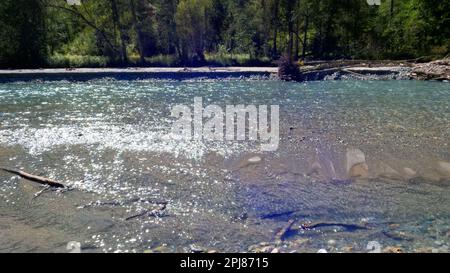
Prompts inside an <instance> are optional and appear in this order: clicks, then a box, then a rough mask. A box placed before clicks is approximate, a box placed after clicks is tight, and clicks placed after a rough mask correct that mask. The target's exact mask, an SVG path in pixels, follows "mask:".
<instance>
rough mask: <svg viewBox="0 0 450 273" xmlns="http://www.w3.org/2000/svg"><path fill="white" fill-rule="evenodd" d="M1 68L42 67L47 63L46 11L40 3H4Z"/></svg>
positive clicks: (1, 11) (0, 31) (10, 0)
mask: <svg viewBox="0 0 450 273" xmlns="http://www.w3.org/2000/svg"><path fill="white" fill-rule="evenodd" d="M0 14H1V16H0V25H1V26H2V27H1V28H0V66H2V67H11V68H15V67H38V66H40V65H42V64H44V63H45V61H46V56H47V51H46V35H45V20H44V17H45V11H44V8H43V6H42V5H41V2H40V1H38V0H2V1H1V2H0Z"/></svg>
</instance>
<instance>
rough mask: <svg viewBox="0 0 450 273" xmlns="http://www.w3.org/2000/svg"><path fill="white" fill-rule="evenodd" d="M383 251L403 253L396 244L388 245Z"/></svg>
mask: <svg viewBox="0 0 450 273" xmlns="http://www.w3.org/2000/svg"><path fill="white" fill-rule="evenodd" d="M383 253H403V249H402V248H401V247H397V246H389V247H386V248H385V249H383Z"/></svg>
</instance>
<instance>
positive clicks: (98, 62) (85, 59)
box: [47, 54, 109, 68]
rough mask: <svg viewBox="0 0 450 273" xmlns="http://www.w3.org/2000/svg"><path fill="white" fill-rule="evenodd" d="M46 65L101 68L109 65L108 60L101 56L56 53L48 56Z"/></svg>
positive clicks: (52, 66)
mask: <svg viewBox="0 0 450 273" xmlns="http://www.w3.org/2000/svg"><path fill="white" fill-rule="evenodd" d="M47 65H48V67H51V68H80V67H88V68H102V67H107V66H108V65H109V60H108V58H107V57H103V56H80V55H61V54H57V55H53V56H51V57H49V58H48V60H47Z"/></svg>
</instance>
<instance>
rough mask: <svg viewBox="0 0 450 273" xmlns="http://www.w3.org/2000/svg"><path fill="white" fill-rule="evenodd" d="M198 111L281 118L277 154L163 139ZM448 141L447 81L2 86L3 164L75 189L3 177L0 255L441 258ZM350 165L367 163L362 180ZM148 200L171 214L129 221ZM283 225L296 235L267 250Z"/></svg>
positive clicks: (449, 183)
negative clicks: (73, 246) (380, 253)
mask: <svg viewBox="0 0 450 273" xmlns="http://www.w3.org/2000/svg"><path fill="white" fill-rule="evenodd" d="M194 97H202V98H203V102H204V104H205V105H209V104H217V105H220V106H222V107H223V108H225V105H238V104H246V105H248V104H254V105H280V134H281V135H280V137H281V141H280V147H279V149H278V150H277V151H276V152H260V149H259V144H258V143H254V142H208V143H202V142H195V141H192V142H180V141H175V140H173V139H170V138H165V137H164V136H165V135H166V134H167V133H168V132H169V130H170V126H171V125H172V122H173V119H171V118H170V110H171V107H172V106H174V105H176V104H186V105H192V104H193V101H194ZM449 135H450V85H449V84H448V83H438V82H416V81H324V82H308V83H304V84H300V83H284V82H278V81H271V80H234V79H232V80H190V81H168V80H148V81H147V80H146V81H112V80H95V81H89V82H35V83H20V82H17V83H8V84H0V166H7V167H13V168H20V169H23V170H26V171H27V172H30V173H33V174H37V175H42V176H45V177H49V178H53V179H56V180H58V181H62V182H65V183H67V184H69V185H70V186H72V187H73V189H74V190H72V191H69V192H64V193H58V192H46V193H44V194H43V195H40V196H39V197H38V198H34V194H35V193H36V192H38V191H39V190H40V189H41V188H39V187H38V186H36V185H33V184H32V183H30V182H27V181H25V180H22V179H19V178H17V177H12V176H11V175H9V174H7V173H4V172H0V182H1V187H0V251H1V252H18V251H30V252H35V251H45V252H55V251H58V252H67V251H68V250H67V249H66V246H67V244H68V242H71V241H76V242H80V243H81V245H82V250H83V251H86V252H143V251H147V250H151V251H155V252H157V251H161V252H179V251H181V252H189V251H191V250H192V248H193V246H192V245H195V247H194V248H204V249H208V250H217V251H226V252H238V251H239V252H241V251H254V250H255V247H252V246H253V245H255V244H259V243H262V242H266V244H267V245H273V246H275V245H276V246H277V247H278V248H279V249H280V250H281V251H282V252H290V251H300V252H316V251H317V250H319V249H327V251H330V252H347V251H350V252H366V251H367V249H366V246H367V244H368V243H369V242H370V241H377V242H379V243H380V244H381V245H382V247H383V248H385V247H389V246H395V247H400V248H402V249H403V251H407V252H414V251H435V252H448V251H449V249H448V247H449V244H450V240H449V239H450V237H449V236H450V226H449V224H450V171H449V170H448V169H447V168H446V167H447V166H448V165H447V163H448V162H450V152H449V145H450V143H449V140H448V136H449ZM349 151H350V152H351V151H357V152H358V153H363V154H364V157H365V159H366V162H365V165H366V167H367V168H368V170H367V169H365V167H364V168H363V170H362V172H363V175H361V176H360V177H358V178H354V177H353V178H351V176H352V175H351V173H349V167H347V165H348V161H349V159H348V156H349V155H348V153H349ZM255 156H256V157H259V158H261V160H260V161H259V160H257V161H256V162H251V160H250V161H249V159H250V158H252V157H255ZM350 167H352V166H350ZM352 170H354V169H352ZM360 172H361V170H360ZM138 200H139V201H138ZM149 200H150V201H149ZM152 200H165V201H168V202H169V205H168V208H167V210H166V211H165V214H164V215H162V217H141V218H137V219H134V220H131V221H125V220H124V219H125V218H127V217H128V216H131V215H134V214H137V213H139V212H141V211H143V210H145V209H153V208H157V207H158V206H157V205H155V204H152V203H153V202H152ZM146 201H147V202H146ZM289 220H297V222H296V223H295V224H294V226H293V228H292V231H291V232H289V233H287V234H286V236H284V237H283V238H282V239H283V241H282V242H277V239H279V238H276V237H277V236H276V235H275V234H277V231H278V230H279V229H280V228H283V227H285V226H286V225H287V224H288V221H289ZM305 223H319V225H318V226H317V228H314V229H312V230H305V229H301V228H300V226H301V224H305Z"/></svg>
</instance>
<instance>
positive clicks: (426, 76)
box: [411, 57, 450, 81]
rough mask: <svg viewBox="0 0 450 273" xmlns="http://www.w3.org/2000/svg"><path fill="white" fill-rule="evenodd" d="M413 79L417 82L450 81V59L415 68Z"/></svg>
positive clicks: (412, 74) (412, 73)
mask: <svg viewBox="0 0 450 273" xmlns="http://www.w3.org/2000/svg"><path fill="white" fill-rule="evenodd" d="M411 77H412V78H414V79H417V80H438V81H450V57H449V58H446V59H442V60H438V61H434V62H430V63H426V64H419V65H416V66H415V67H414V69H413V70H412V72H411Z"/></svg>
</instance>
